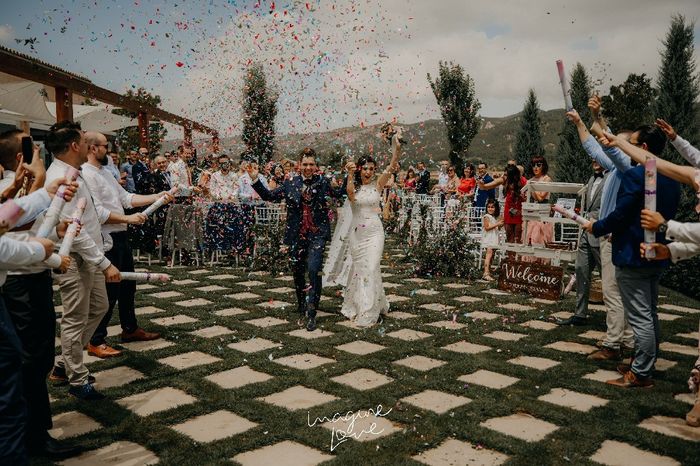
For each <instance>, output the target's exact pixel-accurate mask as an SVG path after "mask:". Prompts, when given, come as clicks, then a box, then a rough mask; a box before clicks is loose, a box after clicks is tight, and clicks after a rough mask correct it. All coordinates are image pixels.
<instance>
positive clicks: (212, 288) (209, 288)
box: [195, 285, 231, 293]
mask: <svg viewBox="0 0 700 466" xmlns="http://www.w3.org/2000/svg"><path fill="white" fill-rule="evenodd" d="M230 289H231V288H226V287H225V286H219V285H208V286H200V287H198V288H195V290H197V291H204V292H205V293H209V292H211V291H225V290H230Z"/></svg>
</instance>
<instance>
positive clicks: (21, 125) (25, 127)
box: [19, 120, 31, 134]
mask: <svg viewBox="0 0 700 466" xmlns="http://www.w3.org/2000/svg"><path fill="white" fill-rule="evenodd" d="M19 129H21V130H22V132H23V133H27V134H31V133H30V132H29V131H30V128H29V122H28V121H27V120H22V121H20V122H19Z"/></svg>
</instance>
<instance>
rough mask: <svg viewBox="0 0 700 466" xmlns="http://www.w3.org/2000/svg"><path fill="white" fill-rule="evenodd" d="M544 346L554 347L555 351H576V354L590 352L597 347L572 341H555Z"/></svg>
mask: <svg viewBox="0 0 700 466" xmlns="http://www.w3.org/2000/svg"><path fill="white" fill-rule="evenodd" d="M544 347H545V348H550V349H554V350H557V351H564V352H567V353H577V354H591V353H592V352H594V351H596V350H597V349H598V348H596V347H595V346H591V345H583V344H581V343H574V342H572V341H555V342H554V343H550V344H548V345H545V346H544Z"/></svg>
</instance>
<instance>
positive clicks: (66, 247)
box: [58, 197, 87, 256]
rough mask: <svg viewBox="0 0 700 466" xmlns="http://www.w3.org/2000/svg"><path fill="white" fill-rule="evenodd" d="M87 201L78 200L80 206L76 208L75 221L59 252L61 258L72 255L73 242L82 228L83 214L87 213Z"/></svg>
mask: <svg viewBox="0 0 700 466" xmlns="http://www.w3.org/2000/svg"><path fill="white" fill-rule="evenodd" d="M86 205H87V201H86V200H85V198H84V197H81V198H80V199H78V205H76V206H75V210H74V211H73V217H72V218H73V221H72V222H71V223H70V225H68V230H66V236H65V237H64V238H63V242H62V243H61V249H59V250H58V255H59V256H67V255H68V254H70V248H71V246H73V240H74V239H75V235H76V233H77V232H78V226H80V220H81V219H82V218H83V212H84V211H85V206H86Z"/></svg>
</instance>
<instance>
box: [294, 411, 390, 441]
mask: <svg viewBox="0 0 700 466" xmlns="http://www.w3.org/2000/svg"><path fill="white" fill-rule="evenodd" d="M383 409H384V408H383V406H382V405H381V404H379V405H377V407H376V409H373V408H369V409H366V410H359V411H348V412H347V413H345V414H341V413H335V414H334V415H333V416H332V417H330V418H329V417H327V416H323V417H317V418H315V419H314V421H313V422H311V416H310V413H309V412H307V413H306V423H307V424H308V426H309V427H314V426H315V425H316V423H318V422H330V423H333V424H335V423H336V422H339V421H342V422H344V423H345V422H349V424H348V425H347V426H346V427H345V430H342V429H338V428H336V427H335V426H334V427H332V428H331V451H333V450H335V449H336V448H337V447H338V445H340V444H341V443H343V442H346V441H347V440H349V439H351V438H354V439H356V440H358V439H359V438H360V437H362V435H363V434H373V435H379V434H381V433H382V432H384V429H382V430H380V431H378V432H377V431H375V429H376V428H377V423H376V422H373V423H372V424H370V426H369V427H368V428H366V429H362V430H360V431H359V432H355V421H356V420H358V419H362V418H366V417H369V416H374V417H385V416H386V415H388V414H389V413H390V412H391V411H392V409H389V411H387V412H383V411H382V410H383Z"/></svg>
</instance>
